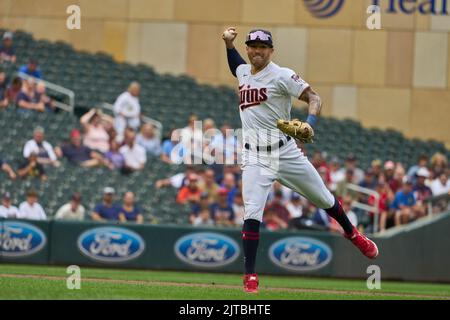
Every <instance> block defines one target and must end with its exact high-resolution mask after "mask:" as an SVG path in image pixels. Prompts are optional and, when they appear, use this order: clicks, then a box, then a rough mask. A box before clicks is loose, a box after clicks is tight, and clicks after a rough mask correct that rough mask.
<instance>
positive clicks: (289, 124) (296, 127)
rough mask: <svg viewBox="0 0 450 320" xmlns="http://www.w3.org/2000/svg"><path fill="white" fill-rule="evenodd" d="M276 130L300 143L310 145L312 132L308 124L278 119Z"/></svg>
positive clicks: (296, 120) (295, 120) (297, 120)
mask: <svg viewBox="0 0 450 320" xmlns="http://www.w3.org/2000/svg"><path fill="white" fill-rule="evenodd" d="M277 128H278V129H280V130H281V131H282V132H284V133H285V134H287V135H289V136H291V137H292V138H294V139H296V140H298V141H300V142H301V143H312V142H313V137H314V130H313V128H312V127H311V126H310V125H309V123H308V122H303V121H300V120H299V119H294V120H291V121H288V120H282V119H279V120H278V121H277Z"/></svg>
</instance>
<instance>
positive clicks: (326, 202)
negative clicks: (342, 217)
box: [314, 195, 337, 209]
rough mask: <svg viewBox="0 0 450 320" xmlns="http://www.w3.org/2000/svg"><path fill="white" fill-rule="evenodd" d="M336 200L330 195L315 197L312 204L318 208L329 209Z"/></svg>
mask: <svg viewBox="0 0 450 320" xmlns="http://www.w3.org/2000/svg"><path fill="white" fill-rule="evenodd" d="M336 201H337V200H335V197H333V196H332V195H331V196H330V197H321V198H318V199H316V201H314V202H315V203H314V204H315V205H316V207H318V208H320V209H330V208H332V207H333V206H334V205H335V202H336Z"/></svg>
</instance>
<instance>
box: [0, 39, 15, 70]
mask: <svg viewBox="0 0 450 320" xmlns="http://www.w3.org/2000/svg"><path fill="white" fill-rule="evenodd" d="M5 62H11V63H16V50H15V49H14V46H13V34H12V32H10V31H6V32H5V33H4V34H3V39H2V44H1V45H0V64H2V63H5Z"/></svg>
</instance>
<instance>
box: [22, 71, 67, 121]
mask: <svg viewBox="0 0 450 320" xmlns="http://www.w3.org/2000/svg"><path fill="white" fill-rule="evenodd" d="M17 75H18V76H19V77H20V78H22V79H33V80H34V81H36V82H43V83H44V84H45V87H46V89H49V90H53V91H56V92H58V93H60V94H62V95H65V96H67V97H68V101H69V104H67V103H63V102H60V101H54V102H55V106H56V107H57V108H59V109H61V110H64V111H67V112H70V113H73V111H74V109H75V92H73V91H72V90H70V89H67V88H64V87H62V86H60V85H57V84H55V83H52V82H49V81H46V80H42V79H39V78H36V77H33V76H30V75H28V74H26V73H23V72H18V73H17ZM53 100H54V99H53Z"/></svg>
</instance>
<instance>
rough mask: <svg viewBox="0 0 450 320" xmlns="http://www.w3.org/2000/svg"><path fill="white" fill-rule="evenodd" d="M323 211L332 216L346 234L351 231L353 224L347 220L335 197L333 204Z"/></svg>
mask: <svg viewBox="0 0 450 320" xmlns="http://www.w3.org/2000/svg"><path fill="white" fill-rule="evenodd" d="M325 211H326V213H327V214H328V215H329V216H330V217H332V218H334V219H335V220H336V221H337V222H338V223H339V224H340V225H341V227H342V229H344V232H345V233H346V234H347V235H349V234H352V233H353V225H352V223H351V222H350V220H348V217H347V215H346V214H345V212H344V209H343V208H342V206H341V204H340V203H339V201H338V200H337V199H336V197H334V205H333V206H332V207H331V208H329V209H325Z"/></svg>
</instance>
